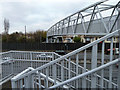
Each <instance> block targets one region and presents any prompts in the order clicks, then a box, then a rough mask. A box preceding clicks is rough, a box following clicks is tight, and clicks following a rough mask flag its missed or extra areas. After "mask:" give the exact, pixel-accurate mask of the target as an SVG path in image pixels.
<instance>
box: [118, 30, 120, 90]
mask: <svg viewBox="0 0 120 90" xmlns="http://www.w3.org/2000/svg"><path fill="white" fill-rule="evenodd" d="M118 33H119V37H118V39H119V58H120V30H119V32H118ZM118 90H120V60H119V62H118Z"/></svg>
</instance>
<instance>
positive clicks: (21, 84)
mask: <svg viewBox="0 0 120 90" xmlns="http://www.w3.org/2000/svg"><path fill="white" fill-rule="evenodd" d="M20 88H23V81H22V79H20Z"/></svg>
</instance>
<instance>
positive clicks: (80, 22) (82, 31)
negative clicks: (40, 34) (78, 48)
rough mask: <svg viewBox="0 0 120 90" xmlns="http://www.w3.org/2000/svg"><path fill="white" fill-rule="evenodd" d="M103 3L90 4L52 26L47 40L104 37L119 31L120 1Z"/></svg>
mask: <svg viewBox="0 0 120 90" xmlns="http://www.w3.org/2000/svg"><path fill="white" fill-rule="evenodd" d="M105 1H107V0H104V1H101V2H97V3H95V4H92V5H90V6H88V7H86V8H84V9H82V10H80V11H78V12H76V13H74V14H72V15H70V16H68V17H66V18H64V19H62V20H61V21H59V22H57V23H56V24H54V25H53V26H52V27H50V28H49V29H48V31H47V38H50V37H54V36H63V35H99V36H100V35H101V36H103V35H106V34H108V33H111V32H112V31H114V30H116V29H119V28H120V26H119V25H118V23H119V22H120V19H119V15H120V12H119V11H120V10H119V7H120V1H119V2H118V3H117V4H116V5H108V4H105V3H104V2H105ZM106 14H107V15H106Z"/></svg>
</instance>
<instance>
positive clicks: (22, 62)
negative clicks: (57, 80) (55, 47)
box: [0, 51, 59, 85]
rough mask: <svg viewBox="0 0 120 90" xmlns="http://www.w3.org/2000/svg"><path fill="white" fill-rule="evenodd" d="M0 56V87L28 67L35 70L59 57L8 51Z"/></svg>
mask: <svg viewBox="0 0 120 90" xmlns="http://www.w3.org/2000/svg"><path fill="white" fill-rule="evenodd" d="M0 56H1V59H2V62H1V63H0V65H1V68H2V70H1V74H0V75H1V78H0V85H1V84H3V83H5V82H7V81H8V80H9V79H11V78H12V77H13V76H14V75H16V74H18V73H20V72H22V71H23V70H25V69H26V68H28V67H33V68H37V67H40V66H42V65H44V64H46V63H48V62H50V61H52V60H54V59H56V58H58V57H59V55H58V54H57V53H55V52H32V51H8V52H3V53H0ZM53 57H54V58H53Z"/></svg>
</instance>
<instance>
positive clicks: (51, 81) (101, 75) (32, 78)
mask: <svg viewBox="0 0 120 90" xmlns="http://www.w3.org/2000/svg"><path fill="white" fill-rule="evenodd" d="M119 32H120V30H116V31H114V32H112V33H110V34H108V35H106V36H104V37H102V38H100V39H99V40H96V41H94V42H92V43H89V44H87V45H85V46H83V47H81V48H79V49H77V50H74V51H72V52H70V53H68V54H66V55H64V56H61V57H60V58H57V59H55V60H54V61H51V62H50V63H47V64H45V65H43V66H41V67H38V68H36V69H35V70H32V71H30V72H28V73H25V74H23V75H20V76H17V77H14V78H12V88H46V89H48V88H59V87H60V88H61V87H62V88H63V87H66V88H119V86H120V85H119V81H118V80H119V79H120V77H119V75H118V76H117V75H116V73H117V74H119V73H118V72H119V71H120V70H118V68H115V64H116V63H118V62H119V59H118V58H119V57H116V58H114V59H113V38H114V36H116V35H119V36H120V34H119ZM106 39H110V40H111V42H110V54H109V59H108V60H104V56H105V48H104V46H105V43H104V41H105V40H106ZM100 42H102V47H101V59H97V53H98V44H99V43H100ZM89 48H92V51H91V58H90V60H86V56H87V51H88V49H89ZM119 51H120V44H119ZM81 52H83V53H84V55H83V57H84V59H80V58H79V54H80V53H81ZM119 54H120V53H119ZM73 57H74V58H73ZM80 62H83V64H82V65H81V63H80ZM87 63H89V64H90V68H87V65H88V64H87ZM99 70H101V71H100V72H99ZM114 75H116V76H114ZM43 76H44V77H43ZM114 77H115V79H113V78H114ZM79 80H80V81H79ZM28 81H29V83H28ZM83 83H84V84H83Z"/></svg>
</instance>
